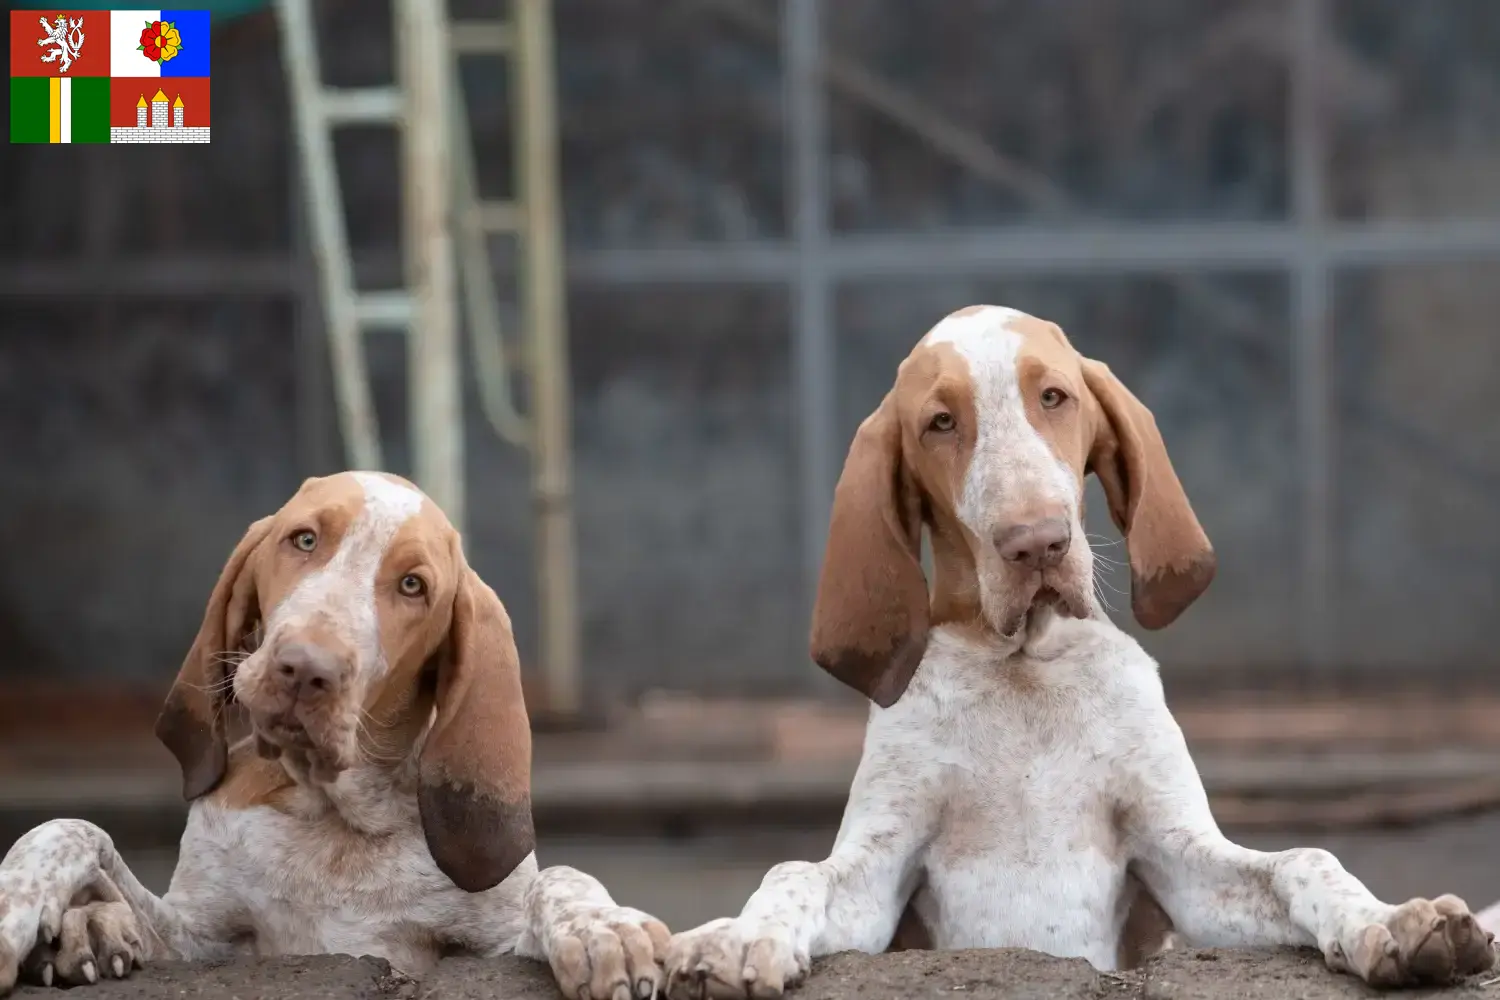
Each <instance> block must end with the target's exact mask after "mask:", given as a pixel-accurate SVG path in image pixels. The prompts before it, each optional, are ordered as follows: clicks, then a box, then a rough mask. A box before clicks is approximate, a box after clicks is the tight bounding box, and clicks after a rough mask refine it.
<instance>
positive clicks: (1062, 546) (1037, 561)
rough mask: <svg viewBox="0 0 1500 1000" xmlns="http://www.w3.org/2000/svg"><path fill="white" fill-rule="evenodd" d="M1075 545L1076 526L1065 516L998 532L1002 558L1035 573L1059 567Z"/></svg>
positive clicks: (997, 547)
mask: <svg viewBox="0 0 1500 1000" xmlns="http://www.w3.org/2000/svg"><path fill="white" fill-rule="evenodd" d="M1072 544H1073V526H1072V525H1071V524H1069V523H1068V521H1067V520H1066V519H1065V518H1061V517H1046V518H1043V519H1041V520H1040V521H1033V522H1031V523H1030V524H1013V525H1011V526H1009V527H1007V528H1001V529H999V530H998V531H996V532H995V548H996V549H997V550H998V551H999V553H1000V558H1002V559H1004V560H1005V561H1006V562H1007V563H1011V564H1013V565H1016V566H1024V567H1026V568H1027V569H1031V570H1044V569H1053V568H1055V567H1056V566H1058V565H1059V564H1061V563H1062V561H1063V557H1064V556H1066V555H1067V554H1068V548H1069V547H1070V546H1071V545H1072Z"/></svg>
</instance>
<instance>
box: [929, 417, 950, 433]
mask: <svg viewBox="0 0 1500 1000" xmlns="http://www.w3.org/2000/svg"><path fill="white" fill-rule="evenodd" d="M953 427H954V422H953V414H951V413H935V414H933V417H932V420H931V421H930V422H929V423H928V424H927V429H928V430H930V431H937V432H938V433H940V434H945V433H947V432H948V431H951V430H952V429H953Z"/></svg>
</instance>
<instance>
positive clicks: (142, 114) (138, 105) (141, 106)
mask: <svg viewBox="0 0 1500 1000" xmlns="http://www.w3.org/2000/svg"><path fill="white" fill-rule="evenodd" d="M135 127H136V128H145V127H146V95H145V94H142V95H141V99H140V100H139V101H136V102H135Z"/></svg>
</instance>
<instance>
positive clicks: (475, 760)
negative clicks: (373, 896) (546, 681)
mask: <svg viewBox="0 0 1500 1000" xmlns="http://www.w3.org/2000/svg"><path fill="white" fill-rule="evenodd" d="M456 546H457V543H456V542H455V547H456ZM456 564H457V565H458V567H459V574H460V577H459V583H458V589H457V592H456V593H455V595H454V598H453V620H452V624H451V625H449V629H448V636H447V639H446V640H445V641H444V643H443V644H442V646H440V647H439V649H438V652H437V654H436V661H437V662H436V667H437V717H436V719H435V720H434V721H433V724H432V729H431V730H430V731H429V732H428V734H427V742H426V744H425V746H424V747H423V748H422V759H421V762H420V765H419V786H420V787H419V791H418V799H417V802H418V806H419V808H420V810H421V814H422V832H423V834H424V835H425V836H426V838H427V849H428V850H429V851H431V852H432V858H433V860H434V861H436V862H437V865H438V867H439V868H440V869H442V871H443V874H445V875H447V876H448V877H449V878H450V879H452V880H453V883H454V885H457V886H458V887H459V888H460V889H463V890H465V891H466V892H482V891H483V890H485V889H488V888H490V887H492V886H495V885H498V884H499V883H500V882H501V880H503V879H504V878H505V877H506V876H507V875H509V874H510V873H511V872H512V871H514V870H515V868H516V866H517V865H519V864H520V863H521V862H522V861H524V860H525V859H526V856H527V855H529V854H530V853H531V852H532V851H533V850H534V849H535V848H536V834H535V833H534V832H533V829H532V823H531V724H530V722H529V720H528V719H527V717H526V703H525V701H523V700H522V697H521V663H520V656H519V654H518V653H517V652H516V640H515V637H514V636H513V635H512V634H511V628H510V616H509V615H507V614H506V613H505V606H504V605H502V604H501V603H500V598H498V597H496V596H495V592H494V591H493V590H491V589H490V588H489V586H488V585H486V584H485V582H484V581H483V580H481V579H479V576H478V574H476V573H475V572H474V571H473V570H472V569H470V568H469V566H468V564H467V562H465V561H464V559H463V554H462V552H461V551H460V552H459V553H458V556H457V559H456Z"/></svg>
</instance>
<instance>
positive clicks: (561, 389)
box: [511, 0, 583, 716]
mask: <svg viewBox="0 0 1500 1000" xmlns="http://www.w3.org/2000/svg"><path fill="white" fill-rule="evenodd" d="M513 16H514V18H515V32H516V47H515V54H514V56H513V58H512V59H511V66H512V71H513V73H514V74H515V94H516V101H517V105H518V106H517V111H518V114H517V116H516V118H517V121H518V122H519V126H520V127H519V137H518V138H519V140H520V141H519V142H518V143H517V147H518V148H517V158H518V163H517V167H518V169H517V171H516V174H517V182H518V187H519V199H518V200H519V202H520V205H521V209H522V212H523V213H524V215H525V223H524V225H525V238H524V239H523V240H522V243H521V246H522V261H523V273H522V284H521V288H522V300H523V312H524V315H525V316H526V321H527V324H528V327H529V333H530V338H531V339H530V344H531V384H532V400H533V403H532V411H533V412H532V416H531V427H532V435H533V436H532V466H531V467H532V483H533V491H534V498H535V502H536V505H537V539H536V553H537V576H538V581H537V587H538V601H539V604H540V611H541V654H542V669H543V671H544V673H545V675H546V679H547V688H546V696H547V709H548V710H549V712H550V713H553V714H556V715H558V716H576V715H577V714H578V713H579V711H580V710H581V709H582V706H583V697H582V690H581V684H580V678H579V664H578V639H579V637H578V585H577V579H576V574H577V570H576V567H575V555H574V537H573V484H572V459H571V454H572V429H571V421H570V414H569V407H570V405H571V401H570V397H569V391H568V389H569V387H568V332H567V310H566V302H565V289H564V281H563V243H562V205H561V201H560V198H561V194H560V191H559V188H560V187H561V184H560V182H559V178H558V165H557V95H556V91H555V87H556V81H555V78H554V69H553V59H552V53H553V40H552V3H551V0H515V2H514V5H513Z"/></svg>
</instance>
